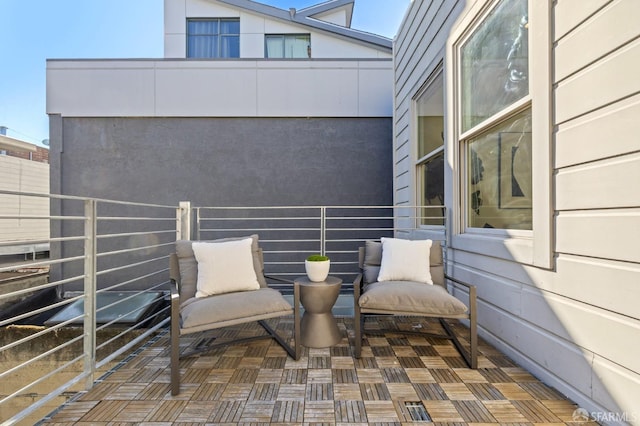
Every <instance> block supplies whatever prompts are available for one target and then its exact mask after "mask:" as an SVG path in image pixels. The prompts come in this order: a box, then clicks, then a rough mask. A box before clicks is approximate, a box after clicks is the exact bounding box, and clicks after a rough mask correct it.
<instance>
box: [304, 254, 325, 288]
mask: <svg viewBox="0 0 640 426" xmlns="http://www.w3.org/2000/svg"><path fill="white" fill-rule="evenodd" d="M330 266H331V261H330V260H329V258H328V257H327V256H323V255H321V254H312V255H311V256H309V257H307V259H306V260H305V261H304V268H305V270H306V271H307V277H309V280H311V281H313V282H322V281H324V280H325V279H327V276H328V275H329V267H330Z"/></svg>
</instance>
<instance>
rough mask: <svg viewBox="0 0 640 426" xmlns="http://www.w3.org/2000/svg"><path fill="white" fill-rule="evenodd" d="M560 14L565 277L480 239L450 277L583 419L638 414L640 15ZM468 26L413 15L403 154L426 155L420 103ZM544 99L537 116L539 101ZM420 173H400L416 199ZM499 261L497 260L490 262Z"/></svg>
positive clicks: (498, 335)
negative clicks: (416, 110) (442, 58)
mask: <svg viewBox="0 0 640 426" xmlns="http://www.w3.org/2000/svg"><path fill="white" fill-rule="evenodd" d="M478 3H483V4H484V2H483V1H482V0H474V1H470V2H467V5H466V6H467V8H466V9H465V10H464V12H462V13H466V11H468V10H470V9H471V8H473V6H474V5H476V4H478ZM552 4H553V7H554V10H553V11H552V23H551V29H552V34H553V36H554V37H555V38H554V40H553V41H554V45H553V51H552V52H551V54H552V68H553V69H552V75H553V78H554V81H553V87H551V88H548V89H549V90H552V91H553V93H552V100H553V110H552V114H553V115H552V124H553V132H554V134H553V146H552V148H553V152H552V155H551V157H550V158H549V161H550V164H551V165H552V174H553V179H552V182H553V192H552V194H553V206H554V208H555V211H553V212H549V214H553V215H554V218H555V221H554V235H552V236H551V240H552V241H553V244H554V246H553V249H552V250H553V252H554V253H555V262H554V268H551V269H548V270H547V269H539V268H536V267H533V266H530V265H528V264H527V263H530V262H531V259H529V258H528V256H529V254H528V251H527V250H525V247H524V246H526V239H524V238H511V239H506V240H505V239H502V238H487V237H486V236H483V237H478V236H477V235H474V234H468V233H467V234H460V235H452V236H451V242H452V246H454V247H456V249H452V248H449V251H448V253H447V255H448V260H449V262H450V268H451V269H450V271H451V273H452V274H453V275H455V276H456V277H457V278H459V279H462V280H464V281H468V282H471V283H473V284H475V285H477V288H478V297H479V301H478V303H479V306H478V308H479V313H478V318H479V323H480V332H481V335H482V336H483V337H485V338H486V339H487V340H489V341H490V342H491V343H493V344H495V345H496V346H497V347H498V348H499V349H501V350H502V351H504V352H505V353H506V354H507V355H510V356H511V357H513V359H515V360H516V361H517V362H518V363H519V364H521V365H522V366H523V367H525V368H527V369H528V370H529V371H531V372H532V373H533V374H535V375H536V376H538V377H540V378H542V379H543V380H544V381H546V382H547V383H548V384H550V385H551V386H553V387H555V388H557V389H558V390H560V391H561V392H563V393H565V394H566V395H568V396H569V397H570V398H571V399H573V400H574V401H575V402H576V403H578V404H579V405H580V406H583V407H585V408H588V409H589V410H591V411H601V412H623V411H625V410H626V411H629V412H631V411H633V410H636V412H637V401H640V386H639V385H638V384H639V383H640V361H638V357H637V351H636V350H635V346H634V345H635V342H637V341H638V340H640V310H639V309H638V307H637V301H638V300H639V299H640V250H638V241H640V191H638V189H637V188H636V186H637V182H640V138H639V137H638V136H637V135H639V134H640V120H638V117H639V116H640V79H638V78H637V76H638V75H640V68H639V67H640V60H638V58H640V38H639V37H638V35H639V34H640V27H639V26H638V25H637V23H636V21H637V19H636V17H637V16H638V12H639V10H638V7H639V6H640V3H639V2H637V1H635V0H584V1H579V2H576V1H573V0H557V1H555V2H553V3H552ZM447 11H453V15H448V14H447ZM460 13H461V4H460V3H459V2H457V1H455V0H444V1H434V2H414V4H413V5H412V6H411V9H410V12H409V14H408V15H407V17H406V19H405V22H404V26H403V28H401V29H400V31H399V36H398V40H397V41H396V46H397V47H398V50H397V51H396V52H395V55H396V56H395V60H396V65H395V72H396V74H395V77H396V114H395V125H396V126H397V127H400V128H402V129H403V130H402V131H396V133H395V134H396V135H397V136H396V140H395V143H396V149H397V150H398V152H402V154H406V152H407V151H406V150H404V147H405V145H406V144H407V142H409V146H410V149H411V150H414V149H415V146H414V145H415V142H413V141H411V140H410V135H411V129H409V130H408V131H407V130H405V128H406V126H410V119H409V117H410V108H411V102H412V97H414V96H415V94H416V93H417V92H418V90H419V89H420V87H421V85H422V84H423V83H424V82H425V81H426V79H427V77H428V76H429V74H430V72H431V71H432V67H433V66H435V64H436V63H437V61H436V58H437V57H438V55H441V52H442V49H443V48H444V42H443V41H442V39H441V38H440V37H439V35H440V33H439V32H438V31H437V29H438V27H441V28H442V29H443V30H444V29H445V28H446V25H447V24H446V22H449V20H450V19H452V18H454V19H455V17H457V15H460ZM435 17H439V20H438V19H436V18H435ZM445 17H446V18H445ZM621 26H623V27H624V28H619V27H621ZM446 32H447V33H448V30H447V31H446ZM447 53H448V54H449V53H450V52H447ZM445 76H446V77H447V78H450V77H451V74H448V73H445ZM532 98H533V102H536V93H532ZM445 119H446V120H449V119H450V117H445ZM400 147H402V149H400ZM411 150H410V151H409V152H412V151H411ZM403 158H406V156H405V157H403ZM414 163H415V159H412V161H404V160H403V161H398V162H397V166H396V167H400V168H399V169H398V170H396V173H395V175H396V176H397V178H396V179H397V181H396V183H398V184H400V183H401V184H402V185H401V186H402V190H401V191H399V192H401V193H402V194H403V195H406V196H408V194H410V193H411V191H412V189H413V188H414V187H415V182H412V181H411V185H412V187H411V188H407V187H406V176H407V175H403V174H401V173H400V171H401V170H402V171H404V170H405V169H403V168H402V167H407V169H406V170H410V169H409V168H411V167H414ZM457 172H458V171H454V173H457ZM449 189H450V188H449ZM447 197H451V194H450V193H449V194H447ZM534 202H535V200H534ZM455 207H457V206H455V205H454V208H455ZM459 214H460V213H459V212H458V211H457V210H454V211H452V215H454V217H455V216H456V215H459ZM487 252H490V253H492V254H493V256H491V257H490V256H486V255H483V254H482V253H487ZM499 256H503V258H500V257H499ZM506 259H511V260H506ZM463 299H464V298H463ZM638 414H639V415H640V413H638ZM639 418H640V417H639ZM605 423H606V422H605Z"/></svg>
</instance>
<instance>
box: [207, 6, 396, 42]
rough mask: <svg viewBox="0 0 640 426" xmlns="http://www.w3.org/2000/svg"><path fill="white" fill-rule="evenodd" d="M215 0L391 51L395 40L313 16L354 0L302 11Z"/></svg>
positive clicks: (312, 7)
mask: <svg viewBox="0 0 640 426" xmlns="http://www.w3.org/2000/svg"><path fill="white" fill-rule="evenodd" d="M213 1H217V2H220V3H223V4H226V5H229V6H234V7H238V8H241V9H244V10H246V11H249V12H254V13H259V14H263V15H267V16H270V17H272V18H276V19H280V20H283V21H287V22H291V23H296V24H300V25H304V26H307V27H311V28H315V29H318V30H322V31H327V32H330V33H333V34H336V35H339V36H342V37H346V38H350V39H352V40H354V41H357V42H360V43H366V44H369V45H373V46H375V47H377V48H382V49H385V50H389V51H391V49H392V48H393V41H392V40H391V39H389V38H387V37H383V36H380V35H377V34H372V33H368V32H365V31H358V30H354V29H352V28H347V27H343V26H341V25H336V24H332V23H330V22H324V21H321V20H319V19H317V18H313V17H312V16H317V15H318V14H321V13H326V12H327V11H329V10H331V9H335V8H338V7H349V4H351V7H353V1H354V0H329V1H327V2H325V3H321V4H319V5H316V6H311V7H308V8H305V9H301V10H300V11H296V10H295V9H291V10H283V9H279V8H277V7H273V6H269V5H266V4H262V3H258V2H256V1H252V0H213ZM350 20H351V19H349V21H350Z"/></svg>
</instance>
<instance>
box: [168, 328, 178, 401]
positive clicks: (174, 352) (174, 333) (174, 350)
mask: <svg viewBox="0 0 640 426" xmlns="http://www.w3.org/2000/svg"><path fill="white" fill-rule="evenodd" d="M170 339H171V395H178V394H179V393H180V329H179V325H178V320H177V319H176V320H175V321H174V317H173V316H172V317H171V330H170Z"/></svg>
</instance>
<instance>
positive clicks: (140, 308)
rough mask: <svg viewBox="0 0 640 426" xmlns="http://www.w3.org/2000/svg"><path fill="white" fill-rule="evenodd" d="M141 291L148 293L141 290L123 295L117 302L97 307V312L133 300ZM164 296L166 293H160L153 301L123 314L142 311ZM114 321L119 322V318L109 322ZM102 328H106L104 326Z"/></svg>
mask: <svg viewBox="0 0 640 426" xmlns="http://www.w3.org/2000/svg"><path fill="white" fill-rule="evenodd" d="M96 293H97V292H96ZM140 293H146V291H145V292H139V293H133V294H131V295H130V296H126V297H123V298H122V299H119V300H116V301H115V302H113V303H111V304H109V305H105V306H102V307H101V308H99V309H97V310H96V312H101V311H105V310H107V309H109V308H112V307H114V306H117V305H119V304H121V303H123V302H126V301H127V300H131V299H133V298H134V297H136V296H137V295H138V294H140ZM164 297H165V295H160V296H158V297H157V298H155V299H153V300H152V301H151V302H149V303H147V304H146V305H140V306H139V307H136V308H135V309H134V310H132V311H129V312H127V313H124V314H123V315H122V316H127V315H129V314H131V313H133V312H138V311H140V310H142V309H146V308H148V307H149V306H151V304H152V303H155V302H156V301H158V300H162V299H163V298H164ZM114 322H117V320H114V321H113V322H110V323H107V324H108V325H111V324H113V323H114ZM102 328H104V326H103V327H102Z"/></svg>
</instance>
